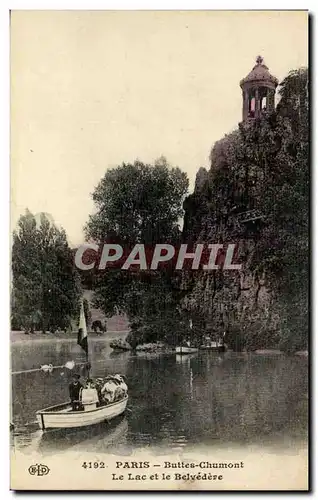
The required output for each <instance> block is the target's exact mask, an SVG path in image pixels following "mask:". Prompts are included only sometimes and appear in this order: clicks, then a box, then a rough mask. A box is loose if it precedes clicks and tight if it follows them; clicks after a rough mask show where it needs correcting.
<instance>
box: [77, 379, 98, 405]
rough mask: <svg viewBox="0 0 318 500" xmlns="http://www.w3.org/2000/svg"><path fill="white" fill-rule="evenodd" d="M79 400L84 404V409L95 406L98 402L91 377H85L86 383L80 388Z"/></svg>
mask: <svg viewBox="0 0 318 500" xmlns="http://www.w3.org/2000/svg"><path fill="white" fill-rule="evenodd" d="M80 400H81V403H82V405H83V406H84V410H92V409H94V408H96V405H97V403H98V402H99V397H98V392H97V389H96V386H95V383H94V381H93V380H92V379H87V381H86V384H85V385H84V387H83V388H82V389H81V390H80Z"/></svg>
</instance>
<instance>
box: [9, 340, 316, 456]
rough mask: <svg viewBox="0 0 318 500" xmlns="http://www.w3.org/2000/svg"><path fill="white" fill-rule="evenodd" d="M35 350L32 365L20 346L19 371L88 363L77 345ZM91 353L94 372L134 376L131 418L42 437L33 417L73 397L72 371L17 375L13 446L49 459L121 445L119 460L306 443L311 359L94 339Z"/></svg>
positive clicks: (34, 347) (29, 349) (47, 345)
mask: <svg viewBox="0 0 318 500" xmlns="http://www.w3.org/2000/svg"><path fill="white" fill-rule="evenodd" d="M30 344H31V343H30ZM30 344H28V346H27V354H29V355H30V356H31V359H28V358H26V357H25V354H24V352H23V355H22V353H21V352H20V351H19V350H17V349H16V350H15V352H14V353H13V358H14V364H15V366H16V367H18V369H19V370H21V366H25V367H26V368H25V369H30V367H31V368H32V367H34V365H36V366H38V365H40V364H43V363H45V362H46V363H52V364H54V365H56V364H62V363H65V362H66V361H67V360H69V359H75V360H76V362H81V361H83V356H82V353H81V352H80V350H79V348H78V347H77V346H74V342H73V343H72V342H64V344H63V343H62V342H57V343H56V344H54V343H53V344H51V343H48V342H45V343H43V344H39V343H37V344H36V345H35V344H34V345H30ZM57 344H59V345H57ZM91 354H92V355H91V358H92V365H93V375H95V376H103V375H106V374H107V373H115V372H116V373H122V374H124V375H125V376H126V377H127V381H128V385H129V403H128V411H127V413H126V416H125V417H124V419H122V420H121V421H116V422H112V423H111V425H110V424H107V425H106V424H103V425H102V426H93V427H91V428H89V429H82V430H77V431H74V432H73V431H72V432H70V431H67V432H66V433H65V432H64V434H63V432H62V433H61V432H60V431H58V432H56V431H54V432H53V433H51V434H50V433H49V432H48V433H47V434H44V435H42V434H41V433H40V432H39V431H38V430H36V429H37V424H35V412H36V410H38V409H40V408H44V407H46V406H50V405H53V404H57V403H59V402H61V401H64V400H67V399H68V383H69V381H70V377H71V373H72V372H71V371H68V370H63V369H55V370H54V371H53V372H52V373H51V374H49V373H43V372H39V371H35V372H27V373H19V374H17V375H13V377H12V406H13V408H12V414H13V422H14V424H15V430H14V446H16V447H18V448H22V447H23V448H24V449H26V448H28V447H34V446H38V447H39V448H40V449H41V450H42V451H43V452H44V451H45V450H50V449H51V450H53V449H55V450H62V449H64V448H65V447H66V448H68V447H72V449H73V448H74V447H83V449H85V450H95V449H96V447H98V448H99V449H102V450H104V449H106V448H107V449H112V448H113V447H114V446H116V453H117V452H118V449H119V448H122V449H125V452H126V453H127V452H129V450H133V449H134V448H135V447H136V446H142V447H143V446H145V445H152V446H157V447H162V448H167V447H169V448H170V449H171V448H172V449H174V450H180V449H182V448H184V447H185V446H191V445H194V444H196V443H200V444H213V443H215V444H220V443H222V442H224V443H246V442H249V443H251V442H258V441H261V442H264V443H266V442H268V443H269V442H273V441H277V440H281V439H282V440H285V441H286V440H294V439H298V438H299V439H304V438H306V433H307V390H308V388H307V373H308V365H307V360H306V359H303V358H298V357H286V356H257V355H241V354H234V353H225V354H221V355H220V354H214V353H202V354H200V353H199V354H194V355H190V356H178V357H176V356H175V355H162V356H147V355H144V356H143V355H141V354H138V355H133V354H132V353H129V352H126V353H122V354H121V353H120V354H114V353H113V352H112V351H111V350H110V348H109V345H108V343H107V342H105V341H99V342H94V344H93V348H92V353H91ZM30 365H31V366H30ZM79 369H81V367H77V368H76V370H79ZM82 369H83V368H82ZM63 447H64V448H63Z"/></svg>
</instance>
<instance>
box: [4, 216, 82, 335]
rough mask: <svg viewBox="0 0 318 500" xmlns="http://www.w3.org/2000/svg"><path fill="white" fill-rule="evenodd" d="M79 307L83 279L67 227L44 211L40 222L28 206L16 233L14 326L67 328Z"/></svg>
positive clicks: (13, 255) (24, 327) (14, 249)
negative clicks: (80, 282) (74, 260)
mask: <svg viewBox="0 0 318 500" xmlns="http://www.w3.org/2000/svg"><path fill="white" fill-rule="evenodd" d="M78 307H79V280H78V276H77V274H76V271H75V269H74V264H73V257H72V252H71V249H70V248H69V245H68V243H67V239H66V234H65V232H64V230H59V229H57V228H56V227H55V226H54V225H53V224H52V223H51V222H50V221H49V220H48V219H47V217H46V216H45V215H44V214H42V216H41V221H40V224H37V222H36V219H35V217H34V216H33V215H32V213H31V212H29V211H28V210H27V211H26V213H25V215H23V216H21V217H20V220H19V222H18V228H17V230H16V231H15V232H14V234H13V246H12V328H13V329H24V330H26V331H29V330H31V331H33V330H39V329H42V330H43V331H46V330H51V331H55V330H56V329H57V328H61V329H65V328H68V327H69V326H70V323H71V319H72V318H73V317H74V316H76V315H77V314H78V310H79V309H78ZM86 309H87V306H86ZM87 312H88V311H87Z"/></svg>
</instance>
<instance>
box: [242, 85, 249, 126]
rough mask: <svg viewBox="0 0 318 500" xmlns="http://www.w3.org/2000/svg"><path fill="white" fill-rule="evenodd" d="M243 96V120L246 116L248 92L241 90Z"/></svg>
mask: <svg viewBox="0 0 318 500" xmlns="http://www.w3.org/2000/svg"><path fill="white" fill-rule="evenodd" d="M242 98H243V121H244V120H246V119H247V117H248V92H247V90H243V91H242Z"/></svg>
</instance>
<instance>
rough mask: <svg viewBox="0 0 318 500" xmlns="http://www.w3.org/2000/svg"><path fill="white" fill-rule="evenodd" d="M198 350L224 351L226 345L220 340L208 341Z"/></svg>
mask: <svg viewBox="0 0 318 500" xmlns="http://www.w3.org/2000/svg"><path fill="white" fill-rule="evenodd" d="M200 351H215V352H224V351H226V347H225V345H224V344H223V343H220V342H210V343H209V344H207V345H201V346H200Z"/></svg>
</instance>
